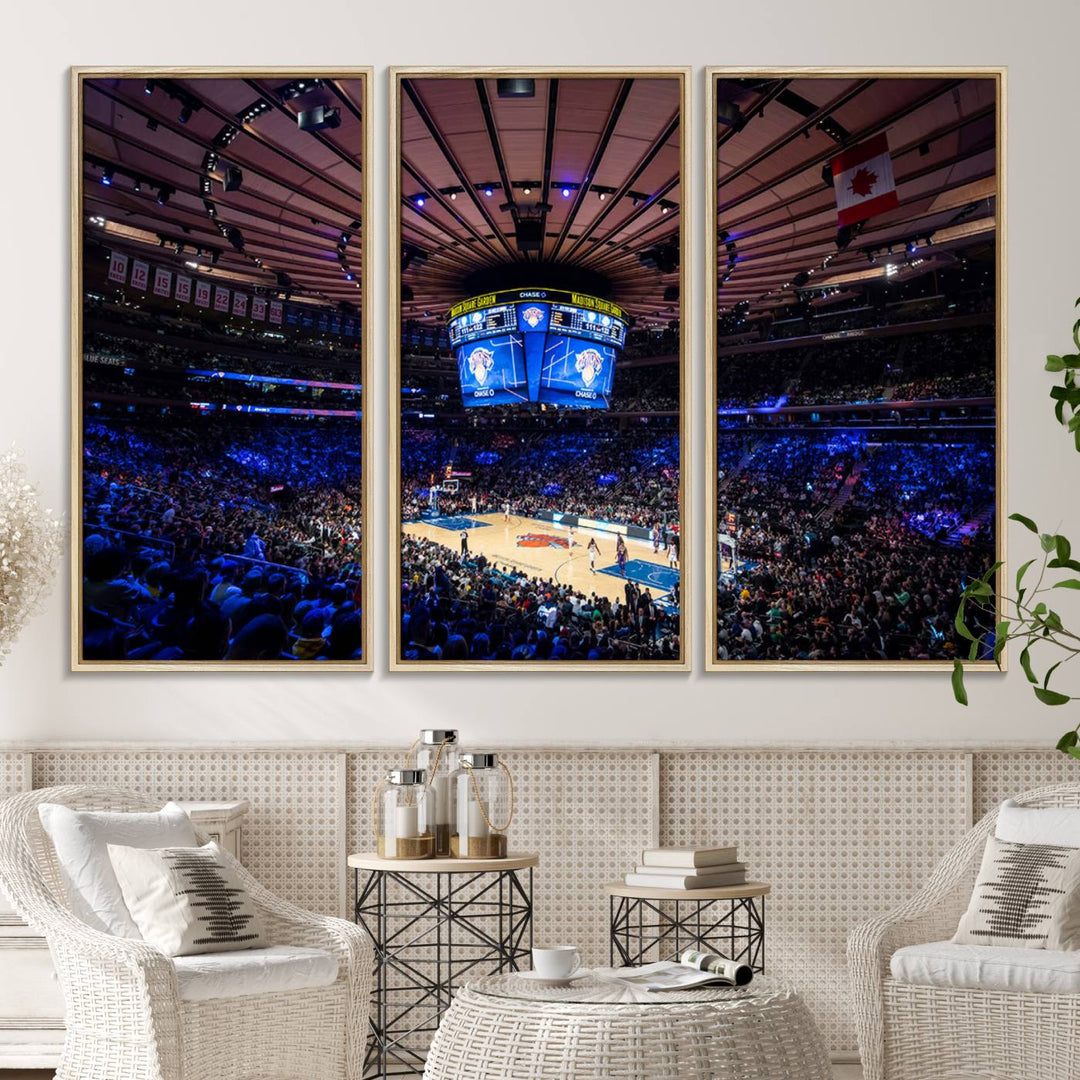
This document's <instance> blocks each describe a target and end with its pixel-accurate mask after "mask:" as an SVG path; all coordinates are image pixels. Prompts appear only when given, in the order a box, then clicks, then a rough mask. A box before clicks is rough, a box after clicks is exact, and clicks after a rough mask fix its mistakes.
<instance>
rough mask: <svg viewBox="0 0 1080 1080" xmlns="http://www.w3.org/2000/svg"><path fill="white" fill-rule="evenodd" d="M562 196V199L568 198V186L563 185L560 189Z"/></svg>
mask: <svg viewBox="0 0 1080 1080" xmlns="http://www.w3.org/2000/svg"><path fill="white" fill-rule="evenodd" d="M562 197H563V198H564V199H569V198H570V189H569V188H568V187H564V188H563V189H562Z"/></svg>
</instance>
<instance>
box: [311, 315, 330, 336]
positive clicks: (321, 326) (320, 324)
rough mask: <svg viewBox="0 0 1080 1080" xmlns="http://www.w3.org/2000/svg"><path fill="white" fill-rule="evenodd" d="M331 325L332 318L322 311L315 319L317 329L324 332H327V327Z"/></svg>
mask: <svg viewBox="0 0 1080 1080" xmlns="http://www.w3.org/2000/svg"><path fill="white" fill-rule="evenodd" d="M329 325H330V320H329V319H328V318H327V317H326V315H324V314H322V313H321V312H320V313H319V316H318V318H317V319H316V321H315V327H316V329H318V330H320V331H321V332H322V333H324V334H325V333H326V329H327V327H328V326H329Z"/></svg>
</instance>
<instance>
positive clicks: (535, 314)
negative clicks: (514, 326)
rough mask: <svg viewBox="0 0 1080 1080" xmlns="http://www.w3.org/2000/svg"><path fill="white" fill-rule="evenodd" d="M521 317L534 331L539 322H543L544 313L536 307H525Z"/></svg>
mask: <svg viewBox="0 0 1080 1080" xmlns="http://www.w3.org/2000/svg"><path fill="white" fill-rule="evenodd" d="M521 317H522V318H523V319H524V320H525V321H526V322H527V323H528V324H529V326H530V327H532V329H533V330H535V329H536V328H537V327H538V326H539V325H540V323H541V322H543V320H544V313H543V311H542V310H541V309H540V308H538V307H527V308H526V309H525V310H524V311H523V312H522V313H521Z"/></svg>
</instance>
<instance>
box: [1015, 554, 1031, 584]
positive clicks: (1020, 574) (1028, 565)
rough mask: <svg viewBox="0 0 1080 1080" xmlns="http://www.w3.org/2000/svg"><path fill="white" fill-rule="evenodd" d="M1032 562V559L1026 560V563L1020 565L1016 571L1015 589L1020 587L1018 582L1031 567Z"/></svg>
mask: <svg viewBox="0 0 1080 1080" xmlns="http://www.w3.org/2000/svg"><path fill="white" fill-rule="evenodd" d="M1034 562H1035V560H1034V559H1028V561H1027V562H1026V563H1024V565H1023V566H1021V567H1020V569H1019V570H1017V571H1016V587H1017V589H1019V588H1020V582H1021V581H1023V580H1024V575H1025V574H1026V573H1027V572H1028V571H1029V570H1030V569H1031V567H1032V565H1033V564H1034Z"/></svg>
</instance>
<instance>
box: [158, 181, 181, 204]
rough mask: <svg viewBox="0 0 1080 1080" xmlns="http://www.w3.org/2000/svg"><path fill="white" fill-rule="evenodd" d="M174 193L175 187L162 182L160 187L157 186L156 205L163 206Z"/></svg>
mask: <svg viewBox="0 0 1080 1080" xmlns="http://www.w3.org/2000/svg"><path fill="white" fill-rule="evenodd" d="M175 193H176V188H172V187H169V185H168V184H162V185H161V187H160V188H158V196H157V204H158V206H164V205H165V204H166V203H167V202H168V201H169V199H170V198H172V196H173V195H174V194H175Z"/></svg>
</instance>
